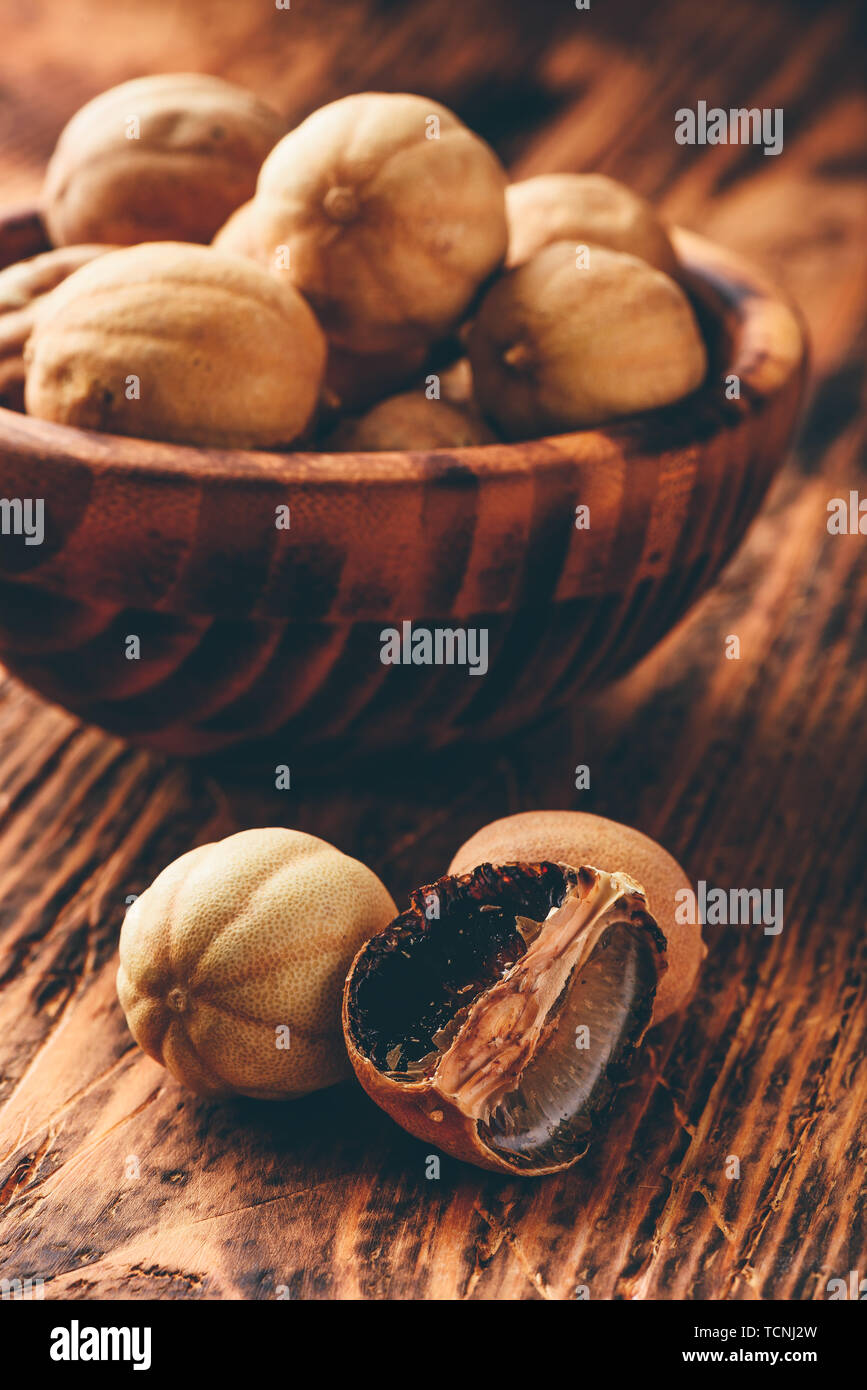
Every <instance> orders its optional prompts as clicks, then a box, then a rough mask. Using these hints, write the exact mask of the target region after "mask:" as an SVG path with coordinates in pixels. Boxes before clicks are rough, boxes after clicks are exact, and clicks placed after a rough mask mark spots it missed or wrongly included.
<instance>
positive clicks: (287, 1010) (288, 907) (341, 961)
mask: <svg viewBox="0 0 867 1390" xmlns="http://www.w3.org/2000/svg"><path fill="white" fill-rule="evenodd" d="M395 911H396V909H395V905H394V903H393V901H392V899H391V896H390V894H389V893H388V891H387V890H386V888H385V887H384V886H383V884H382V883H381V882H380V881H379V879H378V878H377V876H376V874H375V873H374V872H373V870H372V869H368V867H367V866H366V865H365V864H362V863H360V861H359V860H357V859H351V858H350V857H349V855H347V854H342V853H341V852H340V850H337V849H335V848H334V846H333V845H330V844H328V843H327V842H326V841H325V840H320V839H317V837H316V836H315V835H304V834H302V833H301V832H300V831H297V830H284V829H283V828H282V827H271V828H269V829H266V830H242V831H241V832H240V833H239V834H237V835H230V836H229V837H228V838H227V839H225V840H220V841H218V842H217V843H215V844H208V845H199V846H198V848H196V849H193V850H190V851H189V853H187V854H183V855H181V857H180V858H179V859H176V860H175V861H174V863H172V864H169V866H168V868H166V869H163V871H162V873H161V874H160V875H159V876H158V877H157V878H156V879H155V880H154V882H153V883H152V884H151V886H150V887H149V888H148V889H147V890H146V891H145V892H144V893H142V894H141V896H140V897H138V898H137V899H136V900H135V902H134V903H133V905H132V907H131V908H130V909H129V911H128V912H127V914H126V917H125V919H124V923H123V928H122V930H121V934H120V968H119V970H118V972H117V991H118V995H119V997H120V1002H121V1006H122V1008H123V1011H124V1013H125V1015H126V1020H127V1023H128V1024H129V1027H130V1031H131V1032H132V1035H133V1037H134V1038H135V1040H136V1042H137V1043H138V1044H139V1046H140V1047H142V1048H143V1049H144V1051H145V1052H147V1053H148V1054H149V1056H151V1057H153V1058H154V1059H155V1060H156V1061H157V1062H160V1063H161V1064H162V1066H164V1067H168V1069H169V1071H170V1072H171V1073H172V1074H173V1075H174V1076H175V1077H177V1079H178V1080H179V1081H181V1082H182V1083H183V1084H184V1085H185V1086H188V1087H189V1088H190V1089H191V1090H193V1091H197V1092H198V1093H199V1094H200V1095H209V1096H225V1095H231V1094H233V1093H240V1094H241V1095H247V1096H256V1097H258V1098H260V1099H262V1100H289V1099H292V1098H294V1097H296V1096H302V1095H306V1094H307V1093H308V1092H309V1091H316V1090H319V1089H320V1088H321V1087H323V1086H332V1085H333V1084H334V1083H335V1082H336V1081H340V1080H342V1079H343V1077H345V1076H347V1075H348V1074H349V1063H348V1060H347V1056H346V1050H345V1048H344V1046H343V1039H342V1036H341V1029H340V993H341V987H342V984H343V980H344V977H345V975H346V971H347V968H348V966H349V963H350V961H351V960H352V957H353V954H354V952H355V951H356V950H357V949H358V947H359V946H360V945H361V943H362V941H364V940H365V939H366V938H367V937H368V936H369V935H370V934H371V932H375V931H379V930H380V929H381V928H382V927H384V926H385V924H386V923H387V922H388V921H389V919H390V918H391V917H393V916H394V913H395Z"/></svg>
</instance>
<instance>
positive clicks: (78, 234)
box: [42, 73, 286, 246]
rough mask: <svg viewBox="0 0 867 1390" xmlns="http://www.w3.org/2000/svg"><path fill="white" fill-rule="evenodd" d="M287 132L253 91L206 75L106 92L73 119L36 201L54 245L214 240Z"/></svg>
mask: <svg viewBox="0 0 867 1390" xmlns="http://www.w3.org/2000/svg"><path fill="white" fill-rule="evenodd" d="M136 122H137V125H136V124H135V123H136ZM285 130H286V122H285V120H284V119H283V118H282V117H281V116H278V115H277V113H276V112H275V111H272V110H271V108H270V107H268V106H266V105H265V104H264V103H263V102H261V101H259V100H258V99H257V98H256V97H254V96H253V95H252V94H251V93H250V92H246V91H244V89H243V88H242V87H236V86H235V85H234V83H231V82H225V81H223V79H222V78H219V77H211V76H208V75H207V74H206V73H161V74H159V75H158V76H155V77H138V78H135V79H134V80H133V81H131V82H124V83H122V84H121V85H120V86H119V87H112V88H111V90H110V91H108V92H103V93H102V95H101V96H98V97H96V98H94V100H93V101H90V102H88V103H87V105H86V106H83V107H82V108H81V110H80V111H77V112H76V114H75V115H74V116H73V117H72V119H71V121H70V122H69V124H68V125H67V126H66V128H65V129H64V130H63V132H62V134H61V136H60V139H59V140H58V142H57V147H56V149H55V151H54V154H53V155H52V157H51V161H50V163H49V165H48V171H47V173H46V176H45V185H44V189H43V194H42V209H43V217H44V220H45V224H46V226H47V228H48V232H49V235H50V236H51V240H52V241H53V242H54V244H55V245H56V246H63V245H69V244H70V243H72V242H86V241H104V242H114V243H117V244H118V245H123V246H131V245H133V244H135V243H137V242H141V241H166V240H176V241H200V242H206V241H210V240H211V237H212V236H213V235H214V233H215V232H216V231H217V229H218V228H219V227H220V226H222V224H223V223H224V222H225V220H226V218H227V217H228V216H229V214H230V213H231V212H233V211H234V210H235V208H237V207H240V205H241V204H242V203H243V202H245V201H246V200H247V199H248V198H250V197H252V195H253V191H254V189H255V187H256V178H257V175H258V173H259V169H260V167H261V165H262V161H263V160H264V158H265V156H266V155H267V153H268V151H269V150H270V149H271V148H272V147H273V146H274V145H275V144H276V142H277V141H278V140H279V139H280V137H281V135H283V134H284V132H285Z"/></svg>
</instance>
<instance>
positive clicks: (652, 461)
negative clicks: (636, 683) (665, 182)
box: [0, 213, 805, 757]
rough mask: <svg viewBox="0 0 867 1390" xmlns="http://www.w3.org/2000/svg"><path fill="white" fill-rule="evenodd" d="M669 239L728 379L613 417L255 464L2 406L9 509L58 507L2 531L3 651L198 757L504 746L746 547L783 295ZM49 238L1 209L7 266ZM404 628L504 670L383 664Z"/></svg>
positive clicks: (798, 339) (774, 389)
mask: <svg viewBox="0 0 867 1390" xmlns="http://www.w3.org/2000/svg"><path fill="white" fill-rule="evenodd" d="M676 239H677V247H678V251H679V253H680V255H681V258H682V260H683V263H684V267H685V282H686V283H687V286H688V288H689V290H690V293H691V294H692V296H693V299H694V302H695V304H696V307H697V309H698V311H699V315H700V317H701V319H702V323H703V327H704V329H705V333H706V336H707V338H708V342H709V346H710V349H711V359H712V367H711V371H710V374H709V378H708V383H707V384H706V385H705V386H704V387H702V388H701V389H700V390H699V391H698V392H697V393H696V394H695V395H694V396H692V397H690V398H689V399H688V400H687V401H684V402H681V403H680V404H678V405H675V406H671V407H668V408H666V409H664V410H659V411H655V412H653V413H648V414H646V415H641V416H635V417H633V418H631V419H629V420H625V421H623V422H620V423H617V424H616V425H612V426H610V427H608V428H606V429H597V430H587V431H582V432H579V433H575V434H567V435H561V436H558V437H556V438H547V439H538V440H533V441H530V442H527V443H519V444H502V445H491V446H486V447H484V448H464V449H454V450H449V451H440V452H417V453H415V452H414V453H402V454H397V453H379V454H340V455H326V454H314V453H282V454H281V453H247V452H240V451H238V452H231V451H226V452H220V451H218V450H213V449H196V448H187V447H180V446H175V445H170V444H161V443H152V442H149V441H146V440H138V439H126V438H119V437H117V436H111V435H102V434H96V433H92V432H90V431H87V430H78V429H72V428H69V427H66V426H60V425H53V424H49V423H46V422H44V421H42V420H37V419H31V418H29V417H27V416H24V415H22V414H20V413H18V412H17V411H13V410H7V409H0V498H10V499H11V498H34V499H39V498H41V499H44V504H45V537H44V541H43V542H42V544H41V545H27V544H25V539H24V537H23V536H20V535H3V536H2V537H0V659H2V661H3V662H4V663H5V664H6V666H7V667H8V668H9V669H10V670H11V671H13V672H14V673H15V675H16V676H18V677H19V678H20V679H21V680H23V681H25V682H27V684H28V685H31V686H33V687H34V688H35V689H36V690H38V691H40V692H41V693H42V694H43V695H45V696H47V697H48V698H49V699H51V700H56V701H58V702H59V703H60V704H62V705H65V706H66V707H67V708H68V709H70V710H73V711H75V713H76V714H78V715H80V716H81V717H82V718H83V719H86V720H89V721H91V722H93V723H95V724H99V725H102V726H103V727H104V728H106V729H110V730H113V731H114V732H116V733H119V734H122V735H123V736H125V737H128V738H130V739H132V740H135V741H136V742H139V743H144V744H149V745H151V746H153V747H157V748H161V749H164V750H168V751H170V752H174V753H183V754H202V753H207V752H210V751H211V750H215V749H220V748H223V747H226V746H228V745H231V744H234V743H238V742H241V741H243V740H250V739H256V738H260V737H263V736H267V735H269V734H271V733H273V732H275V731H277V730H282V731H283V735H284V736H283V739H282V742H281V748H283V749H284V750H285V753H286V756H287V757H293V756H295V757H298V756H302V755H306V754H308V753H309V752H310V751H311V750H312V751H313V752H314V753H315V754H316V755H317V756H318V755H319V754H320V753H322V752H323V751H324V750H325V749H326V747H327V748H330V749H331V750H332V751H343V750H363V751H365V752H370V751H375V750H378V749H383V748H387V747H397V746H403V745H407V746H412V747H413V748H418V749H421V748H425V749H431V748H437V747H439V746H442V745H444V744H446V743H449V742H452V741H454V740H456V739H460V738H466V737H472V738H473V739H480V738H484V739H492V738H498V737H501V736H502V735H503V734H506V733H508V732H510V731H512V730H515V729H517V728H518V727H519V726H521V725H524V724H527V723H528V722H530V721H532V720H535V719H537V718H539V717H540V716H542V715H543V714H545V713H547V712H548V711H550V710H552V709H554V708H556V707H557V706H559V705H561V704H562V703H563V702H564V701H567V700H571V699H573V698H574V697H575V695H576V694H577V693H578V692H579V691H582V690H586V689H588V688H590V687H597V686H599V685H601V684H602V683H603V682H605V681H609V680H611V678H612V677H614V676H617V675H619V674H620V673H621V672H623V671H624V670H625V669H626V668H628V667H629V666H630V665H631V664H632V663H634V662H635V661H636V660H637V659H638V658H639V657H641V656H643V655H644V653H645V652H647V651H648V649H649V648H650V647H651V646H653V644H654V643H655V642H657V641H658V640H659V638H661V637H662V636H663V634H664V633H666V632H668V630H669V629H670V628H671V627H672V626H673V625H674V624H675V623H676V622H677V621H678V619H679V618H680V617H681V616H682V615H683V613H684V612H685V610H686V609H687V608H688V607H689V605H690V604H691V603H693V602H694V601H695V599H696V598H697V597H698V596H699V594H701V593H702V591H703V590H705V589H706V588H707V586H708V585H709V584H710V583H711V582H712V581H713V579H714V578H715V576H716V575H717V574H718V573H719V571H720V569H721V567H722V566H723V565H724V564H725V562H726V560H727V559H728V558H729V556H730V555H731V553H732V551H733V550H734V548H735V546H736V545H737V543H738V541H739V540H740V539H741V537H742V536H743V534H744V531H745V529H746V527H747V525H748V523H749V522H750V520H751V518H752V517H753V516H754V515H755V513H756V510H757V509H758V507H759V505H760V504H761V501H762V498H763V497H764V495H765V491H766V489H767V487H768V483H769V481H770V479H771V477H772V475H773V473H774V470H775V469H776V468H777V466H778V465H779V463H780V462H781V460H782V459H783V457H784V455H785V452H786V448H787V446H788V444H789V442H790V439H791V436H792V431H793V427H794V424H795V420H796V416H797V412H798V405H799V401H800V399H801V395H802V390H803V385H804V378H805V347H804V335H803V332H802V330H801V327H800V324H799V321H798V319H797V317H796V315H795V314H794V312H793V311H792V309H791V308H790V307H789V305H787V304H786V303H785V302H784V301H783V300H782V299H781V298H780V297H779V295H778V294H777V293H776V292H775V291H774V290H773V289H772V288H770V287H769V286H768V285H767V284H766V283H765V282H764V281H763V280H762V279H761V278H760V277H759V276H758V275H757V274H756V273H755V272H754V271H753V270H752V269H751V268H750V267H749V266H747V265H745V264H744V263H743V262H742V261H741V260H739V259H738V258H737V257H736V256H734V255H731V254H730V253H729V252H727V251H723V250H720V249H719V248H718V247H716V246H713V245H711V244H710V243H709V242H707V241H705V240H703V239H702V238H700V237H698V236H694V235H692V234H687V233H677V237H676ZM44 245H45V243H44V233H43V231H42V229H41V226H40V224H39V221H38V218H37V217H36V216H35V214H32V213H28V214H26V215H20V214H19V215H17V216H7V217H6V218H0V265H2V264H6V263H9V262H11V261H13V260H16V259H20V258H22V257H24V256H27V255H33V254H35V253H36V252H38V251H40V250H42V249H44ZM727 376H736V377H737V378H739V381H740V397H739V399H727V398H726V392H725V390H724V378H725V377H727ZM729 394H730V393H729ZM283 504H288V506H289V508H290V517H291V525H290V528H289V529H288V530H278V529H277V527H276V526H275V509H276V508H277V507H279V506H281V505H283ZM579 504H585V505H587V506H589V508H590V528H589V530H587V529H585V530H581V529H576V526H575V509H576V506H578V505H579ZM407 619H408V620H411V621H412V623H413V624H414V626H415V627H418V626H424V627H427V628H430V629H433V628H437V627H448V628H455V627H459V628H484V629H486V630H487V633H488V663H489V664H488V670H487V673H486V674H485V675H483V676H481V675H476V676H473V675H471V674H470V673H469V669H468V667H467V666H460V665H430V666H427V665H419V666H414V665H397V666H395V665H384V664H383V662H382V660H381V648H382V638H381V633H382V631H383V629H384V628H390V627H395V628H400V626H401V623H402V621H403V620H407ZM130 636H137V637H138V638H139V639H140V656H139V658H138V659H128V657H127V648H128V644H127V638H128V637H130Z"/></svg>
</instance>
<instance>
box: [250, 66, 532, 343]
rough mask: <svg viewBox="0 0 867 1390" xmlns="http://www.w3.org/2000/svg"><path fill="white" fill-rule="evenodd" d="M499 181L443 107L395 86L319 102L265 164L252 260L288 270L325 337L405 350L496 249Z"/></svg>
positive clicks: (489, 156)
mask: <svg viewBox="0 0 867 1390" xmlns="http://www.w3.org/2000/svg"><path fill="white" fill-rule="evenodd" d="M505 186H506V176H505V173H504V171H503V168H502V166H501V165H500V162H499V160H498V159H497V157H496V155H495V154H494V153H493V151H492V150H491V149H490V148H489V147H488V146H487V145H486V144H485V142H484V141H483V140H481V139H479V137H478V136H476V135H474V134H473V133H472V132H471V131H469V130H468V129H467V128H466V126H465V125H463V123H462V122H461V121H459V120H458V118H457V117H456V116H455V115H453V114H452V112H451V111H448V110H446V108H445V107H443V106H440V105H438V104H437V103H436V102H434V101H429V100H427V99H426V98H423V97H418V96H409V95H404V94H384V93H380V92H365V93H361V94H359V95H356V96H350V97H344V98H343V99H342V100H340V101H335V102H332V103H331V104H330V105H328V106H324V107H322V108H321V110H319V111H316V112H314V114H313V115H312V116H310V117H308V119H307V120H306V121H304V122H303V124H301V125H300V126H298V128H297V129H296V130H293V131H292V132H291V133H290V134H289V135H287V136H285V138H284V139H283V140H281V141H280V143H279V144H278V145H277V146H276V148H275V149H274V150H272V152H271V154H270V155H269V156H268V158H267V159H266V161H265V163H264V165H263V167H262V172H261V174H260V176H259V183H258V186H257V190H256V196H255V199H254V209H255V214H256V218H257V223H258V226H257V238H258V245H259V248H260V249H259V252H258V254H259V256H265V257H266V258H270V257H273V256H274V254H275V252H276V249H277V248H278V247H281V248H285V249H286V251H287V252H288V261H289V274H290V275H291V278H292V280H293V281H294V283H295V284H296V285H297V286H298V288H299V289H300V290H301V291H302V293H303V294H305V295H306V297H307V298H308V299H309V300H310V302H311V304H312V305H313V307H314V309H315V311H316V313H317V315H318V317H319V319H320V321H321V323H322V325H323V327H324V328H325V330H326V333H327V334H328V336H329V338H330V339H331V341H332V343H334V344H336V345H337V346H338V347H340V348H343V349H347V350H348V351H350V352H358V353H380V352H391V351H403V350H405V349H407V348H409V349H417V348H418V347H419V345H420V344H423V345H425V346H426V345H428V344H429V343H430V342H432V341H433V340H434V339H436V338H438V337H440V336H442V335H443V334H444V333H445V331H446V330H447V329H448V328H450V327H451V326H452V325H453V324H455V323H456V322H457V321H458V320H459V319H460V318H461V316H462V315H463V313H464V311H465V310H466V308H467V306H468V305H469V303H470V301H471V300H472V299H473V297H474V295H475V294H476V291H477V290H478V287H479V286H480V285H481V284H482V282H483V281H484V280H485V279H486V278H487V277H488V276H489V275H490V274H491V272H492V271H494V270H495V269H496V268H497V267H498V266H499V265H500V264H501V263H502V260H503V257H504V256H505V253H506V212H505V196H504V190H505Z"/></svg>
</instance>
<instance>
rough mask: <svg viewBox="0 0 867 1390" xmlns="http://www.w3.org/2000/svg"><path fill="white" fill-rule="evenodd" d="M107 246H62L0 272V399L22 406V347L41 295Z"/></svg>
mask: <svg viewBox="0 0 867 1390" xmlns="http://www.w3.org/2000/svg"><path fill="white" fill-rule="evenodd" d="M113 249H114V248H113V247H111V246H62V247H61V248H60V249H59V250H57V251H46V252H44V254H43V255H41V256H32V257H31V258H30V259H29V260H27V261H18V262H17V263H16V264H15V265H10V266H7V268H6V269H5V270H3V271H0V401H3V402H5V403H7V404H9V405H12V406H14V407H15V408H16V409H21V408H22V407H23V405H24V378H25V376H26V366H25V362H24V348H25V345H26V343H27V339H28V338H29V337H30V334H31V333H32V332H33V329H34V326H35V323H36V314H37V311H38V309H39V306H40V304H41V303H42V302H43V300H44V297H45V295H47V294H50V293H51V291H52V290H53V289H56V287H57V286H58V285H59V284H60V283H61V282H62V281H63V280H65V279H66V277H67V276H68V275H71V274H72V272H73V271H75V270H78V268H79V267H80V266H83V265H87V263H88V262H89V261H93V260H95V259H96V257H97V256H104V255H105V253H106V251H111V250H113Z"/></svg>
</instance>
